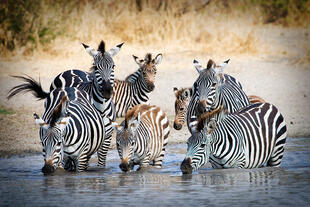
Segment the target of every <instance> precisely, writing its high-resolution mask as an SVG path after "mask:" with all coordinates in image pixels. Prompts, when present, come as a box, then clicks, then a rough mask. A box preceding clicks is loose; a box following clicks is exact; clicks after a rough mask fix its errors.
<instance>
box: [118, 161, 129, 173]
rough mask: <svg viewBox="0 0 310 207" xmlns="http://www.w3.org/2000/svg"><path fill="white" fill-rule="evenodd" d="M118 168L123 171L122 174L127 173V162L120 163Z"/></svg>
mask: <svg viewBox="0 0 310 207" xmlns="http://www.w3.org/2000/svg"><path fill="white" fill-rule="evenodd" d="M119 168H120V169H121V170H122V171H123V172H128V171H129V169H130V168H129V164H128V163H127V162H122V163H121V164H120V165H119Z"/></svg>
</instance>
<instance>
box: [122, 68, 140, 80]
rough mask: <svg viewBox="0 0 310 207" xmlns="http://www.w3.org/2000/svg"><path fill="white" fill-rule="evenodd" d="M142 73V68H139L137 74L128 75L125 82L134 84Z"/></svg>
mask: <svg viewBox="0 0 310 207" xmlns="http://www.w3.org/2000/svg"><path fill="white" fill-rule="evenodd" d="M141 71H142V68H139V69H138V70H137V71H136V72H134V73H132V74H130V75H128V76H127V77H126V78H125V81H126V82H129V83H134V82H136V80H137V79H138V78H139V76H140V74H141Z"/></svg>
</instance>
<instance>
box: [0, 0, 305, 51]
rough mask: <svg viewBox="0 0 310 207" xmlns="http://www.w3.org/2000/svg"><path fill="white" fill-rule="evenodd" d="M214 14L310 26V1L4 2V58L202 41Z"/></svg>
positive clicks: (0, 45) (0, 13) (0, 36)
mask: <svg viewBox="0 0 310 207" xmlns="http://www.w3.org/2000/svg"><path fill="white" fill-rule="evenodd" d="M212 15H213V17H216V16H222V15H223V16H226V17H227V16H237V17H241V18H247V17H249V16H251V18H253V19H254V22H256V24H276V25H280V26H284V27H289V26H293V27H294V26H299V27H308V26H309V24H310V22H309V21H307V20H309V1H308V0H230V1H229V0H217V1H215V0H200V1H199V0H198V1H191V0H178V1H173V0H129V1H122V0H102V1H96V0H89V1H86V0H82V1H80V0H66V1H62V0H1V2H0V25H1V28H0V51H1V52H0V54H1V55H5V54H9V53H11V52H13V51H17V50H19V49H20V48H23V49H22V50H23V54H26V55H27V54H31V53H32V51H33V50H34V49H36V48H38V47H42V46H46V45H48V44H49V43H50V42H51V41H53V40H55V39H56V38H59V37H61V38H69V39H83V38H84V39H85V38H89V39H92V38H93V37H94V36H96V35H98V34H100V35H104V36H105V37H107V36H108V37H109V35H110V36H112V35H114V36H115V35H117V36H118V38H119V39H120V41H126V42H129V43H130V42H137V43H139V44H147V43H148V42H150V41H158V40H160V41H168V42H169V41H170V42H171V40H179V39H180V40H182V38H184V36H186V35H189V36H191V35H193V37H191V40H193V39H194V40H195V41H196V42H198V43H199V42H201V41H203V39H201V38H203V37H201V35H196V34H194V32H193V30H194V29H193V28H199V29H201V28H205V27H207V25H204V24H203V21H204V20H203V19H206V18H209V17H210V18H211V17H212ZM201 21H202V22H201ZM193 22H196V23H193ZM197 22H198V23H197ZM200 32H204V30H201V31H200ZM245 41H246V40H245Z"/></svg>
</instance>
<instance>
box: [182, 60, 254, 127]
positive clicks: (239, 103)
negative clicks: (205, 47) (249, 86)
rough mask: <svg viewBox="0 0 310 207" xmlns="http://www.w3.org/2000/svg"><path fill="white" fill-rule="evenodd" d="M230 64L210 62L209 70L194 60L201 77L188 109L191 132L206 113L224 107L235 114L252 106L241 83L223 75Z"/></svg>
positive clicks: (196, 82)
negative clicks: (200, 116) (198, 118)
mask: <svg viewBox="0 0 310 207" xmlns="http://www.w3.org/2000/svg"><path fill="white" fill-rule="evenodd" d="M228 62H229V60H227V61H225V62H224V63H222V64H220V65H216V64H215V63H214V62H213V61H212V60H209V62H208V65H207V68H203V67H202V66H201V65H200V64H199V63H198V61H196V60H194V66H195V68H196V69H197V71H198V72H199V77H198V78H197V80H196V81H195V83H194V85H193V90H194V93H193V96H192V98H191V100H190V103H189V105H188V109H187V126H188V128H189V130H190V129H191V126H192V125H193V124H195V121H197V117H199V115H200V114H202V113H204V112H210V111H212V110H214V109H216V108H218V107H219V106H223V107H224V109H225V110H227V111H228V112H230V113H233V112H235V111H237V110H239V109H241V108H243V107H245V106H248V105H250V101H249V99H248V97H247V95H246V94H245V93H244V91H243V90H242V87H241V84H240V83H239V81H237V80H236V79H235V78H234V77H232V76H230V75H227V74H223V69H224V68H225V66H226V65H227V64H228ZM190 131H191V130H190Z"/></svg>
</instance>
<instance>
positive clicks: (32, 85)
mask: <svg viewBox="0 0 310 207" xmlns="http://www.w3.org/2000/svg"><path fill="white" fill-rule="evenodd" d="M11 77H13V78H17V79H21V80H23V81H24V82H25V83H23V84H20V85H17V86H15V87H14V88H12V89H11V90H10V91H9V93H8V96H7V99H10V98H12V97H13V96H15V95H16V94H19V93H21V92H23V93H25V92H29V91H31V92H32V94H33V95H34V96H35V97H36V98H38V100H41V99H45V98H47V97H48V95H49V93H46V92H45V91H44V90H43V89H42V86H41V83H40V80H39V82H37V81H36V80H34V79H33V78H31V77H29V76H27V77H23V76H11Z"/></svg>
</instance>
